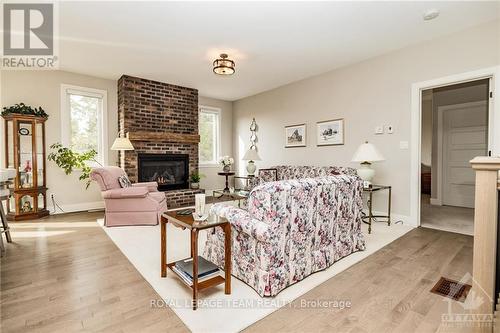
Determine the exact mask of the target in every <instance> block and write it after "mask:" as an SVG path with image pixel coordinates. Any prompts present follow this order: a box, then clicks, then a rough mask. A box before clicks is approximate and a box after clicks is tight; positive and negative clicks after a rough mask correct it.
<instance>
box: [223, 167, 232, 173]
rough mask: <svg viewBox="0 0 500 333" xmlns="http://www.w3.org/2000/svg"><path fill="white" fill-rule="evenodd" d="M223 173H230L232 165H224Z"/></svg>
mask: <svg viewBox="0 0 500 333" xmlns="http://www.w3.org/2000/svg"><path fill="white" fill-rule="evenodd" d="M222 171H224V172H226V173H227V172H229V171H231V166H230V165H224V167H223V168H222Z"/></svg>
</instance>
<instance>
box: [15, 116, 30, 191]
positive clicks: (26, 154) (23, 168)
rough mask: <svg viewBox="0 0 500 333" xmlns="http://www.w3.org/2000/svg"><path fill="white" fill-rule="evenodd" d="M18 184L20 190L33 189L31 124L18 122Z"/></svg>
mask: <svg viewBox="0 0 500 333" xmlns="http://www.w3.org/2000/svg"><path fill="white" fill-rule="evenodd" d="M18 136H19V170H18V174H17V175H18V183H19V187H21V188H32V187H33V124H32V123H28V122H20V123H19V128H18Z"/></svg>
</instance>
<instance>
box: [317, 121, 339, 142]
mask: <svg viewBox="0 0 500 333" xmlns="http://www.w3.org/2000/svg"><path fill="white" fill-rule="evenodd" d="M316 124H317V130H316V133H317V142H316V144H317V145H318V146H333V145H343V144H344V119H333V120H325V121H319V122H317V123H316Z"/></svg>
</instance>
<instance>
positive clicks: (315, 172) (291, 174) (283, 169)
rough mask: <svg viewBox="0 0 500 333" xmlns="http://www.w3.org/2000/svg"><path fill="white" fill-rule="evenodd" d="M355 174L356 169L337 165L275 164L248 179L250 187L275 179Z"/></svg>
mask: <svg viewBox="0 0 500 333" xmlns="http://www.w3.org/2000/svg"><path fill="white" fill-rule="evenodd" d="M343 174H345V175H350V176H356V175H357V172H356V169H353V168H349V167H338V166H326V167H318V166H296V165H277V166H272V167H270V168H267V169H260V170H259V176H258V177H254V178H251V179H250V184H249V185H250V188H254V187H255V186H257V185H260V184H263V183H266V182H272V181H276V180H286V179H299V178H316V177H323V176H336V175H343Z"/></svg>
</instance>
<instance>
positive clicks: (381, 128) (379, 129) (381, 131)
mask: <svg viewBox="0 0 500 333" xmlns="http://www.w3.org/2000/svg"><path fill="white" fill-rule="evenodd" d="M375 134H384V126H377V127H375Z"/></svg>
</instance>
